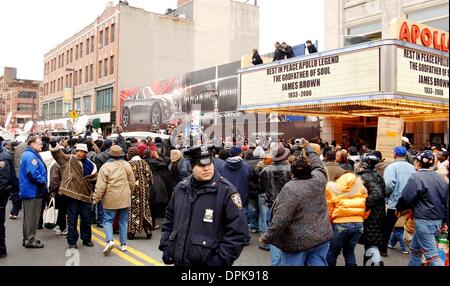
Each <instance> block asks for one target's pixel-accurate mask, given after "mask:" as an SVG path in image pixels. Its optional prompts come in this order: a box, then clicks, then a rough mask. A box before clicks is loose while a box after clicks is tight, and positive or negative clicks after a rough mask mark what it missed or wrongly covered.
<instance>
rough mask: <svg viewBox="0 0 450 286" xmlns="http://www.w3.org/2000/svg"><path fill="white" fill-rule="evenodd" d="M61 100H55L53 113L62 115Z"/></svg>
mask: <svg viewBox="0 0 450 286" xmlns="http://www.w3.org/2000/svg"><path fill="white" fill-rule="evenodd" d="M62 109H63V101H62V100H58V101H57V102H56V110H55V113H56V114H55V115H56V116H62V115H63V110H62Z"/></svg>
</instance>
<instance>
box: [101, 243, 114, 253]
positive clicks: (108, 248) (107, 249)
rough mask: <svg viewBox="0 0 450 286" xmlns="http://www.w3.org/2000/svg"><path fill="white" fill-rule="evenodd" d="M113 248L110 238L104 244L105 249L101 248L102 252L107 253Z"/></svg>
mask: <svg viewBox="0 0 450 286" xmlns="http://www.w3.org/2000/svg"><path fill="white" fill-rule="evenodd" d="M113 248H114V240H111V241H109V242H108V243H107V244H106V246H105V249H103V254H104V255H109V254H110V253H111V250H112V249H113Z"/></svg>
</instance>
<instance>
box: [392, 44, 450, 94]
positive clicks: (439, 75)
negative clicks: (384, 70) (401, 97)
mask: <svg viewBox="0 0 450 286" xmlns="http://www.w3.org/2000/svg"><path fill="white" fill-rule="evenodd" d="M397 74H398V76H397V91H398V92H404V93H410V94H415V95H423V96H431V97H438V98H446V99H448V88H449V86H448V82H449V66H448V57H443V56H440V55H435V54H431V53H425V52H422V51H418V50H413V49H407V48H398V49H397Z"/></svg>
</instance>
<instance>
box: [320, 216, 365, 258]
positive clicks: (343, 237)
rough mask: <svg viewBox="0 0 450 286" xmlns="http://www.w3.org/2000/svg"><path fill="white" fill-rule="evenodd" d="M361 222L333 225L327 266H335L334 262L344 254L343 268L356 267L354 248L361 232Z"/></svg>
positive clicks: (362, 227)
mask: <svg viewBox="0 0 450 286" xmlns="http://www.w3.org/2000/svg"><path fill="white" fill-rule="evenodd" d="M363 229H364V226H363V223H362V222H358V223H337V224H333V239H332V240H331V242H330V249H329V250H328V254H327V262H328V265H329V266H336V260H337V258H338V256H339V254H340V253H341V250H342V252H343V254H344V259H345V266H356V258H355V247H356V244H357V243H358V240H359V238H360V237H361V234H362V232H363Z"/></svg>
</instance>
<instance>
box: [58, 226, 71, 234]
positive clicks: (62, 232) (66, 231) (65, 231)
mask: <svg viewBox="0 0 450 286" xmlns="http://www.w3.org/2000/svg"><path fill="white" fill-rule="evenodd" d="M68 234H69V230H68V229H67V228H66V229H65V230H63V231H61V233H60V234H59V235H68Z"/></svg>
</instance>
